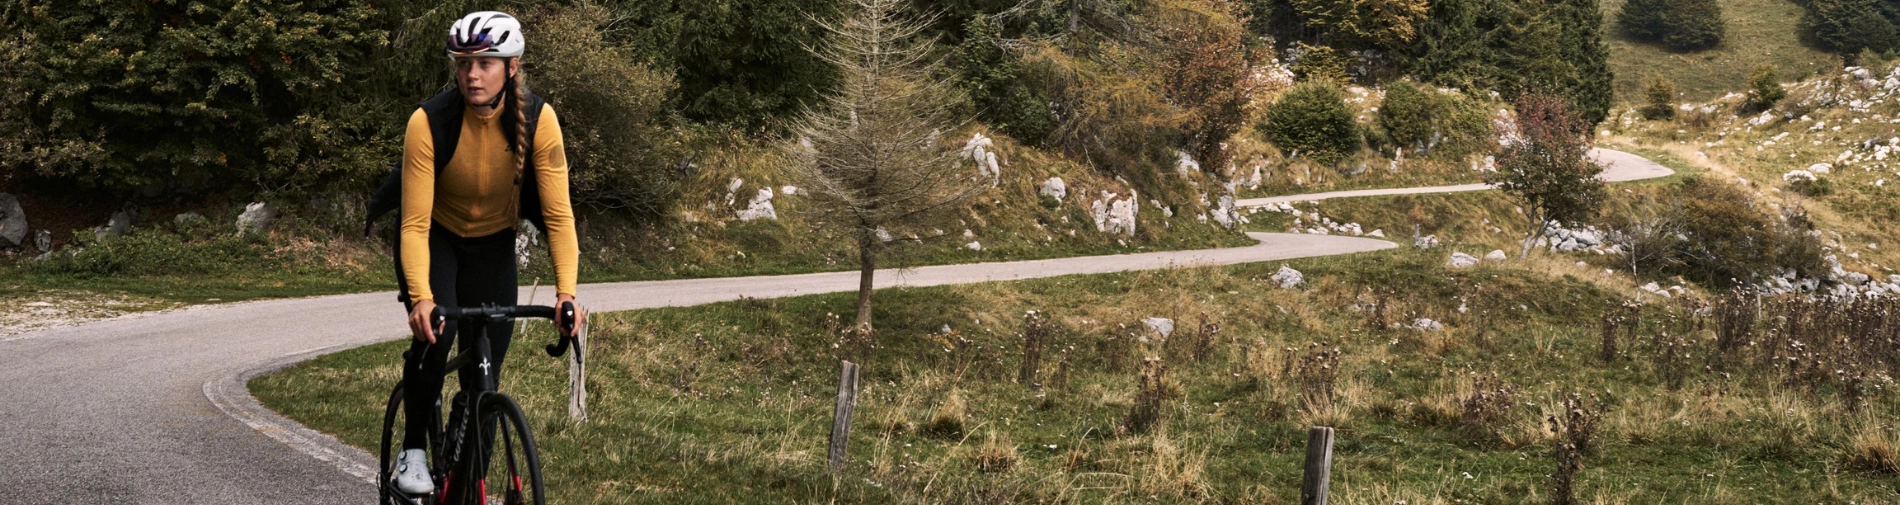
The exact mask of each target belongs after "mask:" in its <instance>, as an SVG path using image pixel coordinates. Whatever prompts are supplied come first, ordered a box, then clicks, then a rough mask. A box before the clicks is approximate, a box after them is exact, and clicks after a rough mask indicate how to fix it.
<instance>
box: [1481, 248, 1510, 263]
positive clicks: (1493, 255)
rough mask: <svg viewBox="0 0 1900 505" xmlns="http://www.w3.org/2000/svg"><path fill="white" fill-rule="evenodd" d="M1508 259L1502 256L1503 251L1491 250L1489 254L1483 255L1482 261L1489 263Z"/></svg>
mask: <svg viewBox="0 0 1900 505" xmlns="http://www.w3.org/2000/svg"><path fill="white" fill-rule="evenodd" d="M1508 257H1509V256H1505V255H1504V250H1503V249H1492V250H1491V252H1488V253H1484V259H1487V260H1491V261H1504V260H1505V259H1506V258H1508Z"/></svg>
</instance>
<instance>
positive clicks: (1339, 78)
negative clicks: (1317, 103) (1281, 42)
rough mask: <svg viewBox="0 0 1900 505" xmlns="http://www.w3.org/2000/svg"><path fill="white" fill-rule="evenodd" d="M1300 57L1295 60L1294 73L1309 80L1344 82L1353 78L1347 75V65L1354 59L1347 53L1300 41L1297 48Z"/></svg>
mask: <svg viewBox="0 0 1900 505" xmlns="http://www.w3.org/2000/svg"><path fill="white" fill-rule="evenodd" d="M1295 49H1296V50H1297V51H1298V53H1299V57H1298V58H1295V59H1294V60H1293V66H1292V67H1291V70H1292V71H1293V75H1294V76H1297V77H1299V78H1300V79H1303V80H1308V81H1322V80H1323V81H1333V82H1338V83H1344V82H1347V81H1349V80H1351V77H1348V76H1347V75H1346V67H1347V66H1350V65H1351V64H1352V59H1351V58H1348V57H1347V56H1346V55H1345V53H1341V52H1339V51H1338V50H1336V49H1333V48H1331V47H1328V46H1309V45H1306V44H1305V43H1300V44H1299V45H1298V46H1297V47H1296V48H1295Z"/></svg>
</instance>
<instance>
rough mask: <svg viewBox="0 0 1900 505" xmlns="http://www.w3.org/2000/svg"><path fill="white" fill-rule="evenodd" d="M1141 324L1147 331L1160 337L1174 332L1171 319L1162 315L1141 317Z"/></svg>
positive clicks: (1166, 336) (1165, 336)
mask: <svg viewBox="0 0 1900 505" xmlns="http://www.w3.org/2000/svg"><path fill="white" fill-rule="evenodd" d="M1141 325H1142V326H1144V327H1147V328H1148V332H1149V333H1153V334H1156V335H1160V336H1161V338H1168V335H1170V334H1173V333H1174V320H1173V319H1168V318H1164V317H1150V318H1145V319H1142V320H1141Z"/></svg>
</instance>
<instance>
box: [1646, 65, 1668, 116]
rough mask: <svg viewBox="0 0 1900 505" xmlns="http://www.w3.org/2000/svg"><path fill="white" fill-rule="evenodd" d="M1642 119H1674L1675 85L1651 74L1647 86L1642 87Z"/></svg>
mask: <svg viewBox="0 0 1900 505" xmlns="http://www.w3.org/2000/svg"><path fill="white" fill-rule="evenodd" d="M1643 99H1644V100H1645V101H1646V102H1647V103H1646V104H1644V105H1643V109H1642V113H1643V119H1648V120H1652V121H1654V120H1659V119H1675V118H1676V83H1674V82H1670V80H1669V79H1664V78H1663V76H1661V75H1655V74H1651V75H1650V76H1649V84H1648V85H1647V86H1644V87H1643Z"/></svg>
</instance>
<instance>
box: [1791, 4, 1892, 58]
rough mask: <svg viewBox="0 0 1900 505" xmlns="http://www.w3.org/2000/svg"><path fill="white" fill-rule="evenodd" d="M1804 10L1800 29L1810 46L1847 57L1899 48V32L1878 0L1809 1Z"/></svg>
mask: <svg viewBox="0 0 1900 505" xmlns="http://www.w3.org/2000/svg"><path fill="white" fill-rule="evenodd" d="M1803 7H1805V9H1804V11H1803V13H1802V16H1801V23H1800V28H1799V29H1800V31H1801V37H1802V39H1803V41H1805V42H1807V43H1808V45H1811V46H1814V47H1816V48H1820V49H1822V50H1826V51H1832V52H1834V53H1837V54H1841V55H1843V56H1848V57H1853V56H1854V55H1858V54H1860V52H1861V51H1862V50H1872V51H1876V52H1879V51H1887V50H1891V49H1894V48H1895V47H1896V46H1897V45H1900V33H1896V30H1895V28H1894V24H1893V22H1892V21H1891V20H1889V19H1887V18H1886V17H1885V16H1882V15H1881V9H1880V7H1879V6H1878V5H1877V4H1876V0H1807V2H1806V3H1804V4H1803Z"/></svg>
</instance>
